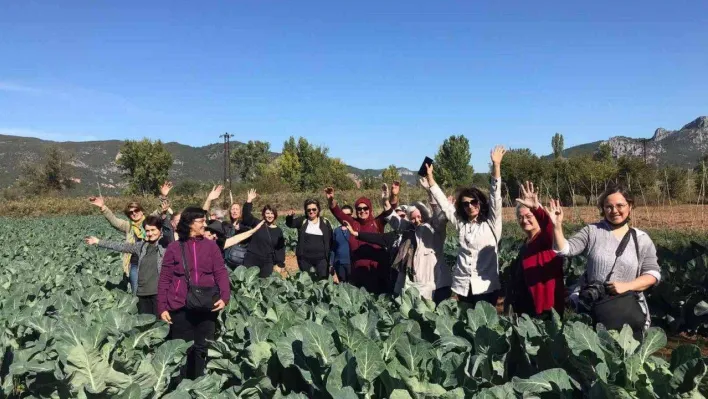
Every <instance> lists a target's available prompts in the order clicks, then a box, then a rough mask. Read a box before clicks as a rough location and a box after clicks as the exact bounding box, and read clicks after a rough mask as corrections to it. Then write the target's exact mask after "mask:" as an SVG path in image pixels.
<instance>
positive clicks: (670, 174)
mask: <svg viewBox="0 0 708 399" xmlns="http://www.w3.org/2000/svg"><path fill="white" fill-rule="evenodd" d="M691 172H693V171H692V170H690V169H688V170H687V169H683V168H679V167H676V166H667V167H665V168H664V169H663V170H661V171H660V173H659V176H658V180H659V182H660V184H659V186H660V187H661V191H662V192H663V193H664V195H667V196H668V197H669V198H671V199H673V200H677V201H689V200H690V199H691V197H692V195H693V194H694V191H693V188H694V186H693V184H691V182H692V181H693V180H695V177H694V176H695V175H696V174H695V173H693V176H691V174H692V173H691Z"/></svg>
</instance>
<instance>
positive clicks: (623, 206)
mask: <svg viewBox="0 0 708 399" xmlns="http://www.w3.org/2000/svg"><path fill="white" fill-rule="evenodd" d="M626 207H627V204H617V205H605V211H607V212H612V210H613V209H617V211H619V212H622V210H623V209H624V208H626Z"/></svg>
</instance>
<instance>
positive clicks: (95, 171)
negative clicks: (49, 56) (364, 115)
mask: <svg viewBox="0 0 708 399" xmlns="http://www.w3.org/2000/svg"><path fill="white" fill-rule="evenodd" d="M231 144H232V148H233V146H236V145H238V144H241V143H239V142H233V141H232V142H231ZM49 145H57V146H59V147H60V148H61V149H63V150H65V151H68V152H70V153H72V154H73V155H74V156H75V161H74V162H73V165H74V168H75V169H74V170H75V173H74V177H75V178H76V179H77V182H79V184H77V189H76V193H77V194H87V193H93V192H96V190H98V188H97V184H99V183H100V185H101V190H102V193H105V194H111V195H114V194H117V193H119V192H120V191H121V189H122V188H124V187H125V183H124V182H123V177H122V174H121V171H120V169H118V166H117V165H116V163H115V160H116V156H117V155H118V153H119V151H120V147H121V146H122V145H123V141H121V140H106V141H84V142H54V141H47V140H41V139H37V138H32V137H18V136H6V135H0V188H4V187H8V186H10V185H12V184H13V183H14V182H15V181H16V180H17V178H18V177H19V176H20V169H21V165H22V164H23V163H24V162H27V161H29V162H37V161H39V160H40V157H41V156H42V154H43V153H44V149H45V148H46V147H48V146H49ZM165 147H166V148H167V150H168V151H169V152H170V153H171V154H172V158H173V160H174V163H173V165H172V168H171V169H170V179H171V180H172V181H173V182H175V183H179V182H181V181H185V180H199V181H217V182H218V181H221V179H222V174H223V168H224V164H223V156H224V145H223V144H222V143H218V144H210V145H206V146H203V147H191V146H188V145H184V144H179V143H175V142H170V143H165ZM272 155H273V156H274V157H275V156H278V155H279V154H277V153H272ZM348 168H349V170H350V173H351V177H352V178H354V179H358V178H360V177H362V176H364V173H371V174H373V175H375V176H380V175H381V172H382V171H383V169H379V170H375V169H367V170H362V169H357V168H355V167H352V166H349V167H348ZM399 171H400V172H401V176H402V177H403V178H404V179H405V180H406V181H408V182H409V183H414V182H415V173H414V172H411V171H410V170H408V169H404V168H401V169H399Z"/></svg>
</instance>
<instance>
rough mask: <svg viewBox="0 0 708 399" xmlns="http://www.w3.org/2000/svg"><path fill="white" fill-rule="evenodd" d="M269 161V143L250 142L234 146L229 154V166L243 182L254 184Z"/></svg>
mask: <svg viewBox="0 0 708 399" xmlns="http://www.w3.org/2000/svg"><path fill="white" fill-rule="evenodd" d="M269 161H270V143H268V142H266V141H257V140H255V141H254V140H250V141H249V142H248V143H246V144H240V145H238V146H236V148H234V149H233V151H232V152H231V164H232V165H233V166H234V167H235V169H236V173H238V176H239V177H240V178H241V180H242V181H245V182H249V183H250V182H254V181H256V179H257V178H258V176H259V173H261V172H262V171H263V169H264V167H265V166H266V165H267V164H268V162H269Z"/></svg>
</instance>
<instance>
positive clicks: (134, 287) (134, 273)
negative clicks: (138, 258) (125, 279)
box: [129, 265, 138, 295]
mask: <svg viewBox="0 0 708 399" xmlns="http://www.w3.org/2000/svg"><path fill="white" fill-rule="evenodd" d="M129 279H130V292H132V293H133V295H135V293H137V292H138V265H130V275H129Z"/></svg>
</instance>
